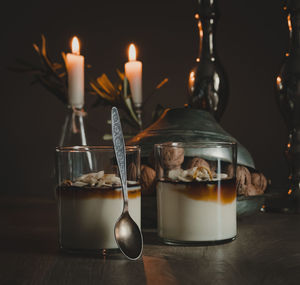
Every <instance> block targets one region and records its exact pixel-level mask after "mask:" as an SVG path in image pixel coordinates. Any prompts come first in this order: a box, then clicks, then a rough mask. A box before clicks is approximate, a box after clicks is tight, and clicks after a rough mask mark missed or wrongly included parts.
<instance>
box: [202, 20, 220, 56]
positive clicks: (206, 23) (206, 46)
mask: <svg viewBox="0 0 300 285" xmlns="http://www.w3.org/2000/svg"><path fill="white" fill-rule="evenodd" d="M198 29H199V40H200V41H199V42H200V43H199V60H201V59H202V58H212V57H214V56H215V46H216V44H215V19H213V18H204V19H203V18H202V19H199V20H198Z"/></svg>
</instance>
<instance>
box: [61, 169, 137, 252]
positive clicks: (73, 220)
mask: <svg viewBox="0 0 300 285" xmlns="http://www.w3.org/2000/svg"><path fill="white" fill-rule="evenodd" d="M57 198H58V208H59V241H60V247H61V248H62V249H64V250H69V251H82V250H85V251H100V252H102V253H103V251H105V250H110V249H117V248H118V246H117V244H116V241H115V237H114V226H115V223H116V221H117V219H118V218H119V217H120V215H121V213H122V209H123V196H122V189H121V182H120V178H119V177H117V176H116V175H115V174H105V173H104V171H99V172H97V173H88V174H85V175H82V176H80V177H78V178H77V179H75V181H69V180H68V181H64V182H63V183H62V184H61V185H59V186H58V187H57ZM128 199H129V201H128V206H129V213H130V215H131V217H132V218H133V220H134V221H135V222H136V224H137V225H138V226H139V227H141V187H140V185H139V184H137V182H133V181H132V182H131V181H128Z"/></svg>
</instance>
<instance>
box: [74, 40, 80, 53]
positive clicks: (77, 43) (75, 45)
mask: <svg viewBox="0 0 300 285" xmlns="http://www.w3.org/2000/svg"><path fill="white" fill-rule="evenodd" d="M72 53H74V54H77V55H79V54H80V46H79V40H78V38H77V37H73V39H72Z"/></svg>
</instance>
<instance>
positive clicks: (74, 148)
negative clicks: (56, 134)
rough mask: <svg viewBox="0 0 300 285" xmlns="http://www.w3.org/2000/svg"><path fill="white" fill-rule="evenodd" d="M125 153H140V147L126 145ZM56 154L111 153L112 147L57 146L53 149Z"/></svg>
mask: <svg viewBox="0 0 300 285" xmlns="http://www.w3.org/2000/svg"><path fill="white" fill-rule="evenodd" d="M125 149H126V152H128V151H129V152H130V151H140V150H141V147H140V146H139V145H126V146H125ZM55 151H56V152H86V151H105V152H111V151H112V152H113V151H114V147H113V146H109V145H102V146H100V145H81V146H57V147H56V148H55Z"/></svg>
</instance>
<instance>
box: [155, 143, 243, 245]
mask: <svg viewBox="0 0 300 285" xmlns="http://www.w3.org/2000/svg"><path fill="white" fill-rule="evenodd" d="M236 153H237V150H236V143H233V142H203V143H176V142H170V143H163V144H156V145H155V161H156V173H157V211H158V212H157V214H158V235H159V237H160V238H161V239H162V241H163V242H165V243H167V244H211V243H212V244H217V243H224V242H227V241H231V240H233V239H235V237H236V232H237V224H236V185H235V171H236Z"/></svg>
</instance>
